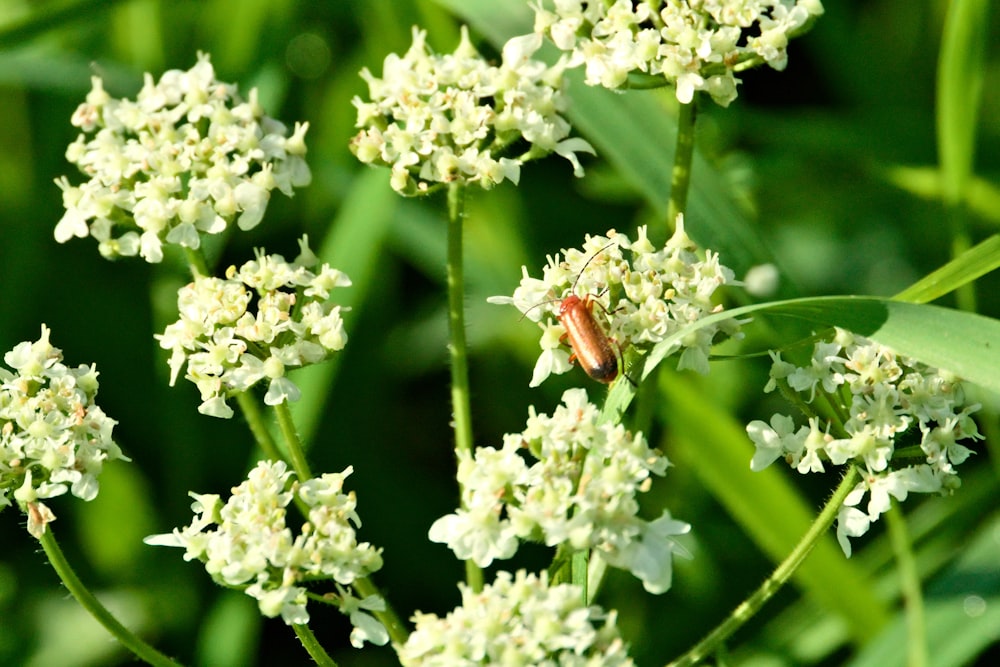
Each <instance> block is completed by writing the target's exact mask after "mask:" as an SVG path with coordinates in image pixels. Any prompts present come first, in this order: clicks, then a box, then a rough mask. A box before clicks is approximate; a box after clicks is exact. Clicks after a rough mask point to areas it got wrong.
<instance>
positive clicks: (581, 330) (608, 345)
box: [558, 294, 622, 384]
mask: <svg viewBox="0 0 1000 667" xmlns="http://www.w3.org/2000/svg"><path fill="white" fill-rule="evenodd" d="M595 304H596V305H598V306H601V303H600V302H599V301H597V298H596V297H594V296H592V295H590V294H587V295H586V296H584V297H583V298H582V299H581V298H580V297H578V296H577V295H575V294H570V295H569V296H568V297H566V298H565V299H563V300H562V302H561V303H560V304H559V315H558V317H559V323H560V324H562V325H563V328H564V329H565V330H566V333H564V334H563V335H562V336H560V337H559V341H560V342H561V343H565V342H567V341H568V342H569V346H570V347H571V348H573V354H571V355H569V362H570V363H571V364H572V363H573V362H579V364H580V366H581V367H582V368H583V370H584V371H586V373H587V375H589V376H590V377H591V378H593V379H595V380H597V381H598V382H603V383H604V384H611V383H612V382H614V380H615V378H617V377H618V373H619V370H620V366H621V363H622V362H621V352H620V350H619V349H618V346H617V343H615V341H613V340H612V339H611V338H610V337H609V336H608V335H607V334H606V333H604V329H602V328H601V325H600V324H598V323H597V319H596V318H595V317H594V305H595ZM601 308H604V306H601Z"/></svg>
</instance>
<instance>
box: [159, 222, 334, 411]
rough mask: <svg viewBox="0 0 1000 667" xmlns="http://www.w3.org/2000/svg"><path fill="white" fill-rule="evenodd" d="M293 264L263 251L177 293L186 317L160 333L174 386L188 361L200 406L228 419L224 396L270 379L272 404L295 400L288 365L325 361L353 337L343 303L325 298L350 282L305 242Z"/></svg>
mask: <svg viewBox="0 0 1000 667" xmlns="http://www.w3.org/2000/svg"><path fill="white" fill-rule="evenodd" d="M299 247H300V250H301V252H300V254H299V256H298V257H297V258H296V259H295V261H294V262H291V263H289V262H287V261H285V259H284V257H282V256H281V255H265V254H264V253H263V252H262V251H259V250H258V251H257V253H256V254H257V259H256V260H253V261H250V262H247V263H246V264H244V265H243V266H241V267H240V268H239V270H237V269H236V268H235V267H230V268H229V270H228V271H227V274H226V275H227V277H226V278H225V279H223V278H214V277H205V276H197V277H196V278H195V280H194V282H192V283H190V284H188V285H186V286H185V287H182V288H181V289H180V290H179V291H178V295H177V309H178V311H179V312H180V319H179V320H178V321H177V322H174V323H173V324H170V325H168V326H167V328H166V329H165V330H164V332H163V333H162V334H157V335H156V339H157V340H159V341H160V347H162V348H163V349H165V350H170V351H171V355H170V361H169V363H170V384H171V385H173V384H174V382H175V381H176V380H177V376H178V374H179V373H180V370H181V368H182V367H183V366H184V365H185V364H187V374H186V375H185V377H186V378H187V379H188V380H190V381H192V382H194V383H195V385H197V387H198V390H199V391H200V392H201V399H202V404H201V405H200V406H199V407H198V412H201V413H202V414H206V415H210V416H213V417H222V418H225V419H228V418H229V417H231V416H232V415H233V410H232V408H230V407H229V405H227V404H226V397H227V396H230V395H232V394H235V393H239V392H243V391H246V390H248V389H249V388H250V387H252V386H253V385H255V384H256V383H257V382H260V381H263V380H267V381H268V389H267V393H266V394H265V396H264V402H265V403H266V404H267V405H278V404H279V403H283V402H285V401H296V400H298V398H299V395H300V392H299V389H298V387H296V386H295V384H294V383H293V382H292V381H291V380H289V379H288V378H287V377H285V372H286V370H287V369H288V368H289V367H297V366H306V365H309V364H315V363H319V362H320V361H323V360H324V359H326V358H328V357H329V356H330V355H331V353H333V352H335V351H338V350H341V349H343V348H344V345H346V343H347V333H346V332H345V331H344V322H343V320H342V319H341V315H340V313H341V310H342V308H341V307H340V306H336V305H333V304H330V303H326V300H327V299H328V298H329V296H330V290H332V289H333V288H334V287H343V286H347V285H350V284H351V281H350V279H348V277H347V276H346V275H345V274H344V273H342V272H341V271H338V270H336V269H332V268H330V266H329V265H328V264H323V265H322V266H321V267H318V268H317V265H318V263H319V260H318V259H317V258H316V256H315V255H314V254H313V252H312V251H311V250H310V249H309V245H308V239H307V238H306V237H303V238H302V240H301V241H300V242H299Z"/></svg>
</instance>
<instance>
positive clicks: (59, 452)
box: [0, 325, 128, 538]
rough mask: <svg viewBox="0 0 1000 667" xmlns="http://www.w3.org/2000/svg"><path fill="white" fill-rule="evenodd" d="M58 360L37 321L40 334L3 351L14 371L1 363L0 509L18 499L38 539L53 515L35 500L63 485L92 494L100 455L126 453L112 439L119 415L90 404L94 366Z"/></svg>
mask: <svg viewBox="0 0 1000 667" xmlns="http://www.w3.org/2000/svg"><path fill="white" fill-rule="evenodd" d="M62 359H63V357H62V351H61V350H59V349H58V348H55V347H52V345H51V344H50V343H49V329H48V328H47V327H46V326H45V325H42V335H41V337H40V338H39V339H38V340H37V341H35V342H33V343H31V342H23V343H19V344H18V345H17V346H15V347H14V349H12V350H11V351H10V352H7V353H6V354H5V355H4V362H5V363H6V364H7V365H8V366H9V367H10V368H12V369H14V372H11V371H9V370H7V369H6V368H0V509H3V508H4V507H7V506H8V505H10V504H11V498H13V499H14V500H16V501H17V502H18V504H19V505H20V506H21V507H22V508H23V509H24V510H25V511H26V512H27V513H28V531H29V532H30V533H31V534H32V535H34V536H35V537H39V538H40V537H41V535H42V533H44V531H45V526H46V524H47V523H49V522H50V521H53V520H54V519H55V515H54V514H53V513H52V511H51V510H49V508H48V507H46V506H45V504H44V503H41V502H38V501H39V500H41V499H45V498H53V497H55V496H61V495H63V494H64V493H66V492H67V491H68V492H70V493H72V494H73V495H74V496H76V497H77V498H80V499H82V500H93V499H94V498H95V497H96V496H97V491H98V487H99V484H98V481H97V476H98V475H100V473H101V469H102V467H103V466H104V462H105V461H113V460H115V459H123V460H126V461H127V460H128V459H127V458H125V456H124V455H122V452H121V450H120V449H119V448H118V445H116V444H115V443H114V441H113V440H112V439H111V431H112V429H114V427H115V424H116V423H117V422H115V420H113V419H111V418H109V417H108V416H107V415H105V414H104V411H103V410H101V408H99V407H98V406H97V405H96V404H95V403H94V398H95V397H96V396H97V389H98V382H97V369H95V368H94V366H79V367H77V368H69V367H67V366H66V365H64V364H63V363H62Z"/></svg>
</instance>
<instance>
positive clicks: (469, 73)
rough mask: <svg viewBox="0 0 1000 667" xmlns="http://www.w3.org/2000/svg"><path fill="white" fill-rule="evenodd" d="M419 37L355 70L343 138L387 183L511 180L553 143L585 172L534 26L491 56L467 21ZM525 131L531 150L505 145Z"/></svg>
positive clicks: (558, 69)
mask: <svg viewBox="0 0 1000 667" xmlns="http://www.w3.org/2000/svg"><path fill="white" fill-rule="evenodd" d="M426 38H427V34H426V32H424V31H422V30H418V29H416V28H414V29H413V44H412V46H411V47H410V49H409V50H408V51H407V52H406V53H405V54H404V55H403V56H399V55H397V54H394V53H393V54H390V55H388V56H387V57H386V58H385V61H384V62H383V64H382V78H378V77H376V76H374V75H373V74H372V73H371V72H369V71H368V70H367V69H363V70H362V71H361V77H362V78H363V79H364V80H365V81H366V82H367V83H368V94H369V97H370V101H365V100H362V99H361V98H359V97H356V98H354V100H353V104H354V106H355V108H356V109H357V110H358V116H357V127H358V128H360V131H359V132H358V134H357V135H355V137H354V138H353V139H352V140H351V144H350V148H351V151H352V152H353V153H354V155H355V156H356V157H357V158H358V159H359V160H361V161H362V162H364V163H366V164H376V165H382V166H387V167H390V168H391V169H392V178H391V180H390V182H391V184H392V187H393V189H395V190H396V191H397V192H399V193H401V194H404V195H417V194H424V193H426V192H428V191H429V190H430V188H432V187H434V186H438V185H440V184H443V183H451V182H454V181H464V182H466V183H477V184H479V185H480V186H481V187H483V188H487V189H489V188H492V187H493V186H494V185H496V184H498V183H501V182H503V181H505V180H507V181H511V182H513V183H515V184H516V183H517V182H518V179H519V178H520V168H521V165H522V164H523V163H524V162H526V161H527V160H530V159H535V158H539V157H543V156H545V155H547V154H549V153H552V152H555V153H557V154H558V155H561V156H562V157H564V158H566V159H567V160H569V161H570V163H571V164H572V165H573V173H574V174H575V175H577V176H582V175H583V169H582V167H581V165H580V162H579V159H578V158H577V154H578V153H593V152H594V149H593V148H592V147H591V146H590V144H588V143H587V142H586V141H584V140H583V139H579V138H567V137H569V132H570V126H569V123H568V122H567V121H566V119H565V118H563V117H562V115H561V114H562V112H563V111H564V110H565V107H566V106H567V102H566V100H565V98H564V96H563V93H562V90H561V88H562V71H563V68H564V64H563V63H562V61H560V62H558V63H556V64H555V65H553V66H552V67H549V66H547V65H546V64H545V63H543V62H541V61H539V60H533V59H532V56H533V55H534V53H535V51H537V50H538V49H539V47H540V46H541V44H542V38H541V35H538V34H529V35H524V36H521V37H515V38H513V39H511V40H509V41H508V42H507V44H506V45H504V47H503V50H502V56H501V62H500V64H499V65H496V66H494V65H490V64H489V63H488V62H487V61H486V60H485V59H484V58H482V57H481V56H480V55H479V53H477V52H476V49H475V48H474V47H473V46H472V42H471V41H470V39H469V33H468V30H467V29H466V28H465V27H463V28H462V36H461V40H460V42H459V44H458V47H457V48H456V49H455V51H454V53H451V54H436V53H432V52H431V51H430V49H429V48H428V47H427V44H426ZM522 140H523V141H524V142H527V143H528V145H529V148H528V150H527V151H526V152H525V153H523V154H521V155H511V154H509V149H510V147H511V146H515V145H517V143H518V142H519V141H522ZM72 223H73V221H68V222H67V229H66V231H65V232H64V233H71V231H72V228H71V227H70V225H71V224H72Z"/></svg>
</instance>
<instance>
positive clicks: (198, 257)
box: [184, 248, 209, 276]
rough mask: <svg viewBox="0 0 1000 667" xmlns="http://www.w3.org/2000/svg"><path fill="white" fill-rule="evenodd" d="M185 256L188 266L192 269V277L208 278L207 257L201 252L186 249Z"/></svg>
mask: <svg viewBox="0 0 1000 667" xmlns="http://www.w3.org/2000/svg"><path fill="white" fill-rule="evenodd" d="M184 256H185V257H187V262H188V266H189V267H190V268H191V275H192V276H207V275H209V273H208V262H206V261H205V255H204V254H203V253H202V252H201V250H200V249H199V250H194V249H193V248H184Z"/></svg>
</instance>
